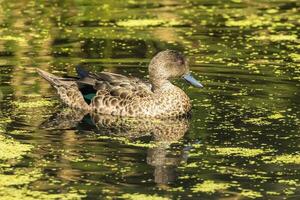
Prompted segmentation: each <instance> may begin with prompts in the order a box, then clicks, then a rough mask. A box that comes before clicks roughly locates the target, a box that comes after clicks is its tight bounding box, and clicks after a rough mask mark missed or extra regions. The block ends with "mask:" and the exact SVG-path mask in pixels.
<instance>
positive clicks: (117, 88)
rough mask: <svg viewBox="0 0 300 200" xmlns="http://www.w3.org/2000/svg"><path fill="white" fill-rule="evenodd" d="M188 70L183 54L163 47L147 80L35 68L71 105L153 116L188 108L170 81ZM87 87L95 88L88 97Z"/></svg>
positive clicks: (178, 113) (183, 111) (173, 114)
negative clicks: (63, 75)
mask: <svg viewBox="0 0 300 200" xmlns="http://www.w3.org/2000/svg"><path fill="white" fill-rule="evenodd" d="M188 72H189V68H188V65H187V62H186V60H185V58H184V57H183V56H182V55H181V54H180V53H178V52H176V51H172V50H166V51H162V52H160V53H158V54H157V55H156V56H155V57H154V58H153V59H152V60H151V62H150V64H149V80H150V83H148V82H145V81H142V80H141V79H138V78H135V77H126V76H123V75H120V74H114V73H109V72H101V73H99V74H93V73H90V72H85V71H81V72H80V71H79V76H80V78H78V79H76V78H60V77H56V76H54V75H52V74H50V73H48V72H45V71H43V70H40V69H39V70H38V73H39V74H40V75H41V76H42V77H44V78H45V79H46V80H48V81H49V82H50V83H51V84H52V85H53V86H54V87H55V88H56V89H57V91H58V94H59V96H60V98H61V99H62V101H63V102H64V103H66V104H67V105H68V106H69V107H71V108H76V109H82V110H86V111H89V112H95V113H101V114H108V115H114V116H128V117H155V118H166V117H176V116H181V115H184V114H186V113H188V112H189V111H190V109H191V103H190V99H189V97H188V96H187V95H186V94H185V93H184V91H182V90H181V89H180V88H179V87H177V86H175V85H173V84H172V83H171V82H170V81H169V80H170V79H172V78H177V77H181V76H184V75H185V74H187V73H188ZM87 88H88V89H89V90H91V89H92V90H94V94H93V96H92V97H91V96H89V97H90V100H89V101H87V96H88V95H90V94H85V93H86V92H85V90H86V89H87ZM85 95H86V96H85Z"/></svg>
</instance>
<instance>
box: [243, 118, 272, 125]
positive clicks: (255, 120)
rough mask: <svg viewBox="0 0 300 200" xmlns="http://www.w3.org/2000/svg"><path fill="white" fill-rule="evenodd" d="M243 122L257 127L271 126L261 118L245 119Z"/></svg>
mask: <svg viewBox="0 0 300 200" xmlns="http://www.w3.org/2000/svg"><path fill="white" fill-rule="evenodd" d="M244 122H246V123H249V124H254V125H257V126H264V125H269V124H271V122H269V121H267V120H266V119H264V118H263V117H257V118H250V119H246V120H244Z"/></svg>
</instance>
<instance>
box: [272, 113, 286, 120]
mask: <svg viewBox="0 0 300 200" xmlns="http://www.w3.org/2000/svg"><path fill="white" fill-rule="evenodd" d="M268 118H269V119H281V118H284V116H283V115H282V114H280V113H275V114H273V115H270V116H268Z"/></svg>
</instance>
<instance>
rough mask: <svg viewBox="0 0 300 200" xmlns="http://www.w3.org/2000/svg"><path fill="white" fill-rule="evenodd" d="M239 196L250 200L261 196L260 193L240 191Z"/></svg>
mask: <svg viewBox="0 0 300 200" xmlns="http://www.w3.org/2000/svg"><path fill="white" fill-rule="evenodd" d="M241 195H242V196H244V197H248V198H250V199H256V198H260V197H262V194H261V193H260V192H256V191H253V190H246V189H244V190H242V192H241Z"/></svg>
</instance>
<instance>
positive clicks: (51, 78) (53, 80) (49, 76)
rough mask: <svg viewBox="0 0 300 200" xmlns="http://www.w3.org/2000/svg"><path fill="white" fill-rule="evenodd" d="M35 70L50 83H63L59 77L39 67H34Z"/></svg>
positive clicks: (54, 84)
mask: <svg viewBox="0 0 300 200" xmlns="http://www.w3.org/2000/svg"><path fill="white" fill-rule="evenodd" d="M36 70H37V72H38V74H39V75H40V76H41V77H43V78H44V79H45V80H47V81H48V82H49V83H50V84H51V85H53V86H60V85H62V84H63V83H62V81H61V78H60V77H58V76H55V75H53V74H50V73H49V72H46V71H44V70H41V69H36Z"/></svg>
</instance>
